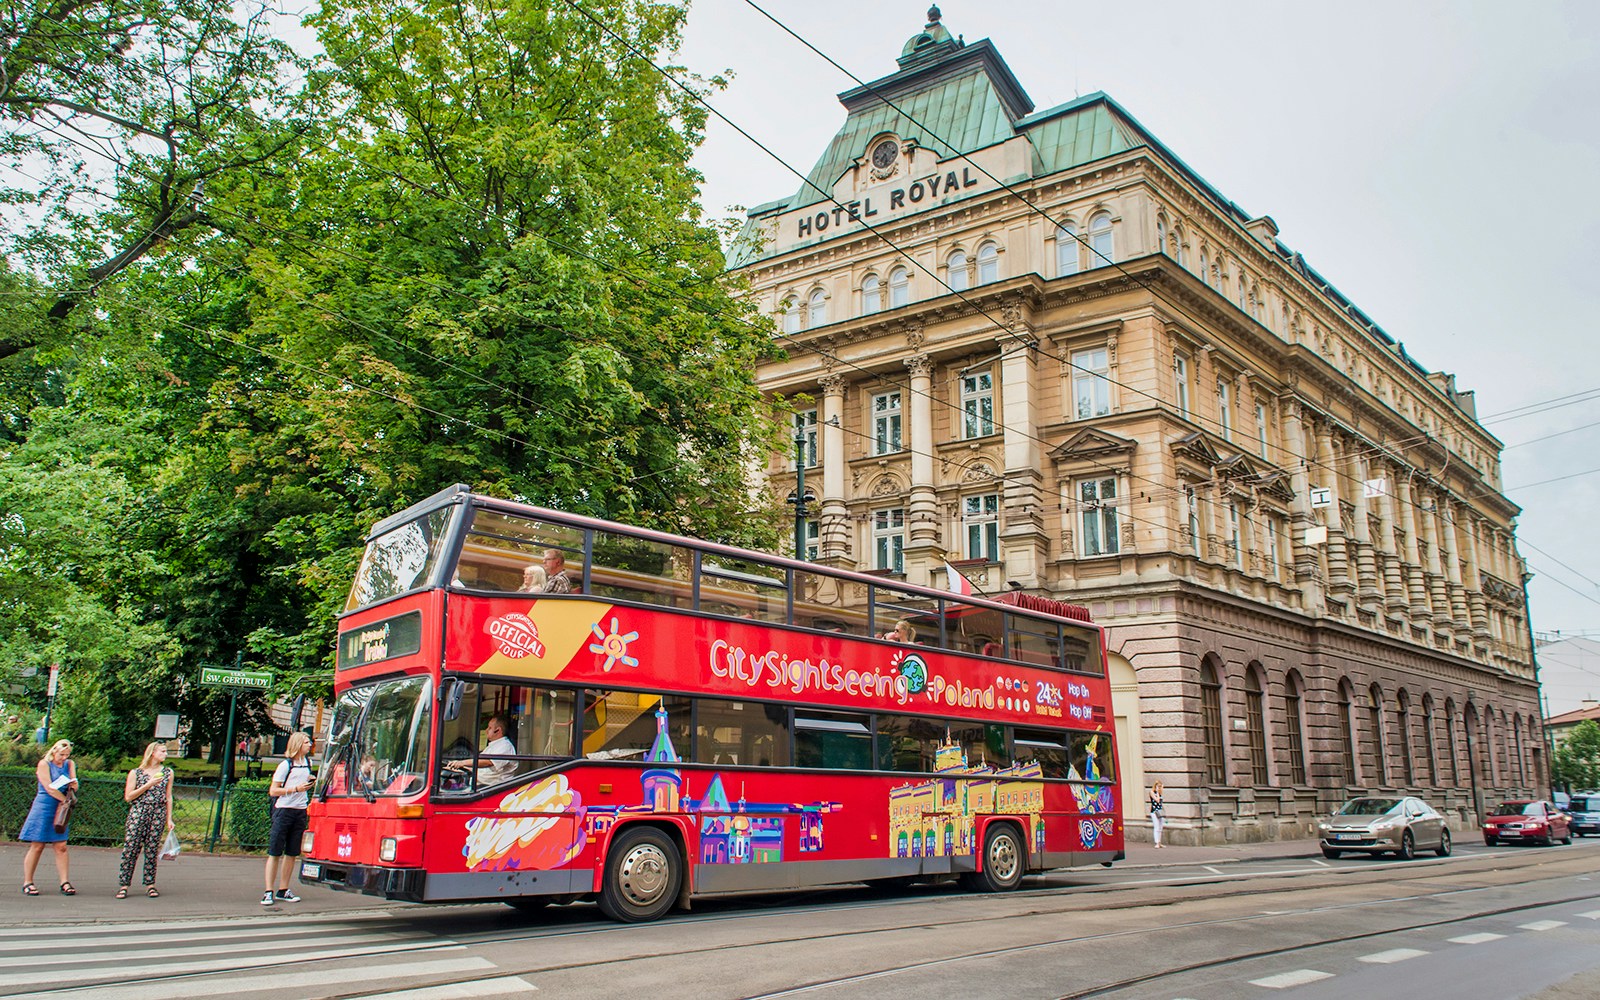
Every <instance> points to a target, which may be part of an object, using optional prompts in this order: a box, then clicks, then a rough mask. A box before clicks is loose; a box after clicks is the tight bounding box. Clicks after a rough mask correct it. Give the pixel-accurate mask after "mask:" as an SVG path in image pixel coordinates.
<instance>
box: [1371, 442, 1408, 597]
mask: <svg viewBox="0 0 1600 1000" xmlns="http://www.w3.org/2000/svg"><path fill="white" fill-rule="evenodd" d="M1371 472H1372V475H1373V476H1374V478H1378V479H1382V480H1383V481H1384V486H1383V492H1381V493H1379V494H1378V516H1379V517H1381V518H1383V524H1384V529H1383V531H1382V532H1381V533H1380V536H1379V537H1378V538H1376V539H1375V541H1376V543H1377V545H1378V547H1379V548H1381V549H1382V550H1383V552H1384V555H1385V556H1387V557H1388V558H1386V559H1384V561H1383V606H1384V609H1385V610H1386V611H1387V612H1388V614H1389V616H1390V617H1391V618H1395V617H1399V616H1400V615H1403V614H1404V613H1405V612H1406V609H1407V608H1408V607H1409V606H1410V604H1411V601H1410V600H1409V599H1408V598H1407V597H1406V580H1405V573H1404V570H1403V569H1402V568H1401V566H1400V549H1401V546H1400V537H1401V532H1400V524H1399V522H1398V521H1397V520H1395V512H1394V491H1395V489H1396V488H1397V484H1396V482H1395V479H1394V470H1393V469H1391V468H1389V467H1388V466H1387V465H1378V466H1376V467H1374V468H1373V469H1372V470H1371Z"/></svg>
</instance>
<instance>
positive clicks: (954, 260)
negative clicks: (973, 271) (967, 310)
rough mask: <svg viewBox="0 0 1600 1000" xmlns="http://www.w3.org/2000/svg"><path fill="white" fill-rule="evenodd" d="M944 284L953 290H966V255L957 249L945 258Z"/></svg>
mask: <svg viewBox="0 0 1600 1000" xmlns="http://www.w3.org/2000/svg"><path fill="white" fill-rule="evenodd" d="M945 271H946V272H947V273H946V275H945V279H944V280H945V284H947V285H949V286H950V290H951V291H953V292H964V291H966V290H967V255H966V254H964V253H962V252H961V251H960V250H957V251H956V252H955V253H953V254H951V255H950V256H949V258H948V259H946V260H945Z"/></svg>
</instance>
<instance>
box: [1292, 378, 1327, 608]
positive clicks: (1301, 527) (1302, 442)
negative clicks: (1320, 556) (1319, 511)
mask: <svg viewBox="0 0 1600 1000" xmlns="http://www.w3.org/2000/svg"><path fill="white" fill-rule="evenodd" d="M1283 447H1284V449H1285V450H1286V451H1287V452H1288V453H1289V455H1291V456H1293V455H1305V453H1306V434H1305V425H1304V413H1303V407H1302V405H1301V403H1300V402H1299V401H1298V400H1292V399H1291V400H1285V401H1284V405H1283ZM1306 466H1307V463H1306V461H1304V460H1302V461H1301V462H1300V463H1299V464H1297V465H1296V466H1294V468H1293V469H1291V470H1290V472H1289V478H1290V481H1291V482H1292V483H1293V485H1294V500H1293V501H1291V503H1290V510H1289V536H1290V537H1289V552H1290V558H1291V559H1292V560H1293V562H1294V575H1295V581H1296V583H1298V585H1299V587H1300V592H1301V594H1303V595H1304V599H1305V610H1306V613H1307V614H1310V615H1314V616H1318V617H1320V616H1322V615H1325V614H1327V605H1326V603H1325V602H1324V600H1323V596H1322V595H1323V591H1322V581H1321V580H1319V579H1318V578H1317V553H1316V552H1315V551H1314V550H1313V549H1312V548H1311V546H1309V545H1307V544H1306V529H1307V528H1309V527H1311V477H1310V475H1309V473H1308V472H1307V471H1306Z"/></svg>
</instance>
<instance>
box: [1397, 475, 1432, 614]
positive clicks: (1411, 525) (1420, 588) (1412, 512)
mask: <svg viewBox="0 0 1600 1000" xmlns="http://www.w3.org/2000/svg"><path fill="white" fill-rule="evenodd" d="M1396 485H1397V486H1398V487H1399V490H1400V493H1399V496H1400V517H1399V518H1398V519H1397V520H1396V525H1397V527H1396V529H1395V530H1397V531H1398V530H1400V529H1399V527H1398V525H1399V524H1400V523H1402V522H1403V523H1404V524H1405V534H1404V535H1403V536H1402V542H1403V544H1404V547H1405V560H1406V597H1407V599H1408V600H1409V601H1410V602H1411V609H1410V610H1411V624H1413V625H1421V624H1424V623H1425V622H1426V621H1427V620H1428V587H1427V584H1426V583H1425V582H1424V581H1423V579H1422V556H1421V547H1420V546H1419V545H1418V544H1417V530H1418V528H1417V515H1418V514H1419V513H1420V512H1419V511H1418V510H1417V502H1416V491H1415V490H1413V489H1412V488H1411V477H1410V476H1407V477H1406V478H1404V479H1400V480H1398V481H1397V483H1396Z"/></svg>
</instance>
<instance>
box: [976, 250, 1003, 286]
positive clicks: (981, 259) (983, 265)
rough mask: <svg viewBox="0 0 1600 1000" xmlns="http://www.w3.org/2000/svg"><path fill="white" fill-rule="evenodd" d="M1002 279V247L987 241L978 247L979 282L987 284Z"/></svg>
mask: <svg viewBox="0 0 1600 1000" xmlns="http://www.w3.org/2000/svg"><path fill="white" fill-rule="evenodd" d="M999 280H1000V248H999V247H997V246H995V245H994V244H993V243H985V244H984V245H983V246H981V247H979V248H978V284H980V285H987V284H988V283H989V282H991V281H999Z"/></svg>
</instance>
